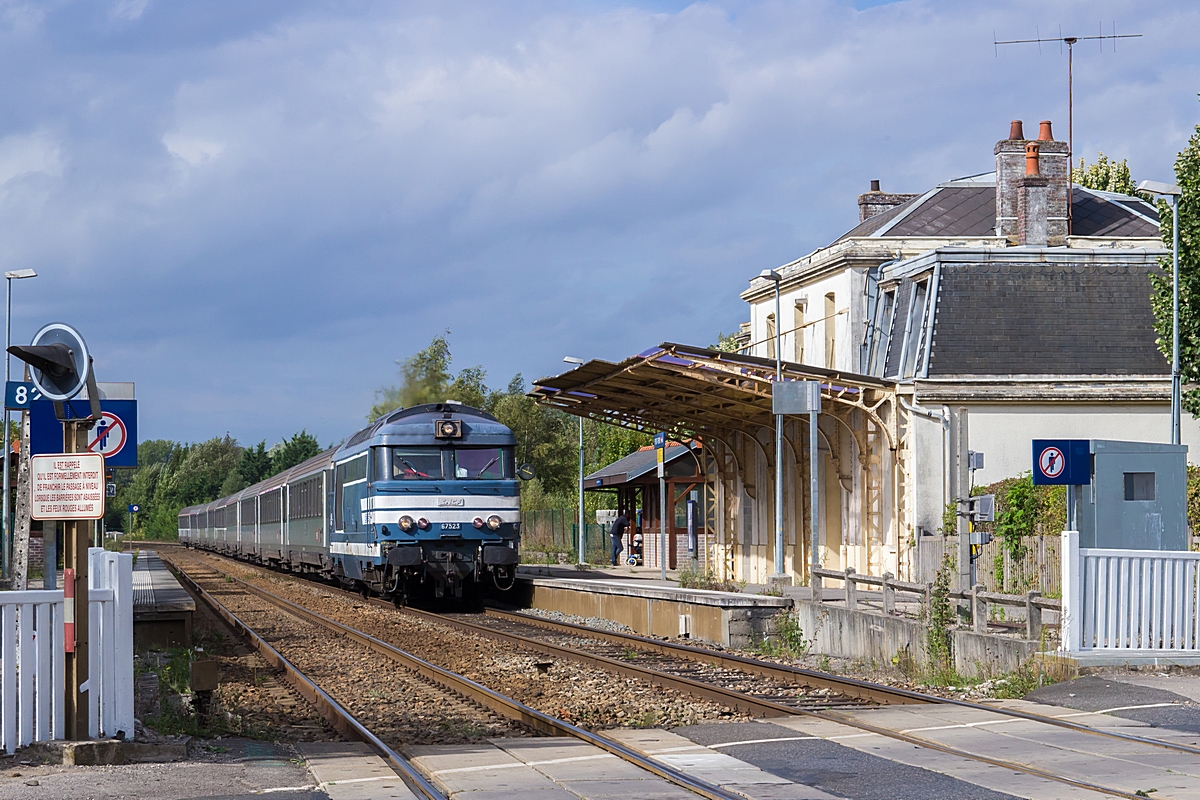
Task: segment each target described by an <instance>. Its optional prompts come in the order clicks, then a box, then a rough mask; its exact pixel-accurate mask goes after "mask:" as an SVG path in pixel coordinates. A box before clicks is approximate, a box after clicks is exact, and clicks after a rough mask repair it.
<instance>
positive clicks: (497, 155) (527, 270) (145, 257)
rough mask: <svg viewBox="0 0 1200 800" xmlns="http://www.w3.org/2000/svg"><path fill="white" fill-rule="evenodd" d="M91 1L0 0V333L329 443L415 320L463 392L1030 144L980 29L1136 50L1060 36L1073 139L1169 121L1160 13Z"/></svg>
mask: <svg viewBox="0 0 1200 800" xmlns="http://www.w3.org/2000/svg"><path fill="white" fill-rule="evenodd" d="M103 9H104V10H103V13H99V12H94V11H93V10H92V7H91V6H90V5H88V4H71V3H68V4H66V5H64V6H61V7H57V6H56V7H54V9H52V11H50V12H44V11H42V10H39V9H36V8H35V9H34V10H32V11H30V10H27V9H26V10H23V9H21V8H19V7H17V6H9V7H7V8H6V9H5V11H4V13H3V14H0V59H7V60H8V62H9V63H8V67H9V69H8V70H7V71H6V74H8V75H10V76H15V77H11V78H10V80H9V81H8V82H6V83H5V84H4V85H2V86H0V101H3V102H4V104H5V107H6V109H9V110H10V113H8V114H6V117H5V120H4V121H3V122H2V123H0V256H2V257H3V258H4V259H5V260H6V263H9V264H13V265H14V266H32V267H34V268H36V269H38V270H39V273H41V277H39V278H38V279H37V280H36V281H28V282H23V285H22V286H20V287H19V290H17V293H16V295H15V299H14V313H15V324H14V338H16V339H17V340H20V339H21V337H22V336H25V335H27V334H31V333H32V332H33V330H36V328H37V327H38V325H39V324H40V323H42V322H45V321H47V320H48V319H50V318H54V319H66V320H68V321H71V322H75V323H77V324H79V325H80V327H81V328H83V329H84V332H85V334H87V335H88V337H89V343H90V344H91V345H92V348H93V350H95V351H96V352H97V354H98V360H99V363H98V370H99V373H100V375H101V377H102V378H111V379H121V380H135V381H137V382H138V386H139V395H140V396H141V398H142V400H143V404H142V416H143V420H142V422H143V424H142V426H141V428H142V430H143V432H144V434H145V435H148V436H169V437H172V438H182V439H197V438H204V437H207V436H210V435H216V434H221V433H224V432H225V431H229V432H231V433H232V434H233V435H235V436H238V437H239V438H241V439H243V440H245V441H257V440H258V439H260V438H266V439H268V440H271V441H274V440H277V439H279V438H281V437H282V436H285V435H289V434H290V433H292V432H294V431H295V430H299V429H300V428H302V427H306V428H307V429H308V430H310V431H313V430H315V431H317V433H318V435H319V436H320V437H321V439H322V442H323V443H324V442H325V441H328V440H334V439H337V438H340V437H341V436H343V435H345V434H347V433H348V432H350V431H351V430H352V429H353V427H354V425H356V424H357V423H359V422H361V420H362V417H363V415H364V414H365V413H366V411H367V409H368V408H369V407H370V404H371V398H372V396H373V392H374V390H375V389H376V388H377V387H378V386H380V385H382V384H384V383H387V382H390V381H392V380H394V374H393V373H394V369H395V366H394V363H393V362H394V360H395V359H397V358H402V357H404V356H406V355H408V354H411V353H413V352H415V351H416V350H418V349H420V348H421V347H424V346H425V345H427V344H428V342H429V340H430V339H431V338H432V336H433V335H435V334H437V333H439V332H441V331H442V330H443V329H444V328H447V327H449V328H451V329H452V330H453V331H454V334H453V335H452V336H451V338H450V341H451V346H452V348H453V350H454V353H455V363H456V364H457V365H458V366H460V367H461V366H466V365H470V364H475V363H482V364H484V365H485V366H487V368H488V369H489V371H490V378H491V380H492V382H493V383H495V384H496V385H501V384H504V383H507V381H508V378H509V377H510V376H511V375H512V374H513V373H514V372H518V371H520V372H523V373H524V374H525V375H526V377H535V376H538V375H541V374H543V373H547V372H551V371H556V370H558V369H559V368H560V366H561V364H560V359H561V357H562V355H563V354H565V353H568V352H569V353H571V354H575V355H586V356H600V357H605V358H614V359H616V358H621V357H623V356H626V355H629V354H630V353H634V352H638V351H640V350H642V349H644V348H645V347H646V346H648V345H649V344H653V343H656V342H658V341H661V340H664V339H672V340H680V341H688V342H694V343H698V344H707V343H709V342H712V341H715V339H716V335H717V332H718V331H729V330H731V329H734V328H735V327H736V325H737V323H738V321H739V320H740V319H742V318H744V317H745V315H746V309H745V308H744V305H743V304H742V303H741V301H740V300H739V299H738V298H737V293H738V292H739V291H740V290H741V289H742V288H744V287H745V285H746V280H747V278H748V277H749V276H751V275H754V274H757V273H758V272H759V271H760V270H761V269H763V268H764V267H774V266H777V265H778V264H781V263H785V262H787V261H789V260H791V259H793V258H795V257H797V256H800V255H803V254H804V253H806V252H808V251H810V250H812V249H813V248H814V247H816V246H819V245H821V244H823V243H826V242H828V241H830V240H832V239H834V238H836V237H837V236H838V235H840V234H841V233H842V232H844V231H845V230H846V229H848V228H850V227H851V226H852V225H853V224H854V223H855V221H856V220H857V206H856V204H855V196H856V195H857V194H858V193H859V192H861V191H863V190H865V188H866V187H867V184H868V181H869V180H870V179H871V178H880V179H882V180H883V182H884V186H885V187H886V188H890V189H894V190H896V191H920V190H923V189H925V188H928V187H929V186H931V185H933V184H934V183H936V182H938V181H941V180H945V179H947V178H950V177H955V176H959V175H965V174H971V173H975V172H981V171H986V170H988V169H990V168H991V164H992V146H993V144H994V142H995V141H996V140H997V139H999V138H1001V137H1002V136H1004V135H1005V133H1006V132H1007V130H1008V120H1010V119H1014V118H1023V119H1025V120H1027V121H1036V120H1040V119H1044V118H1051V119H1054V120H1055V125H1056V128H1055V129H1056V131H1057V132H1058V133H1059V135H1060V136H1065V131H1066V125H1065V119H1066V108H1065V96H1066V85H1065V78H1066V75H1065V70H1066V62H1065V58H1064V57H1063V56H1060V55H1059V54H1058V53H1057V50H1056V49H1054V48H1052V47H1046V48H1043V51H1042V53H1041V54H1039V53H1038V51H1037V49H1036V47H1028V48H1024V49H1022V48H1018V47H1014V48H1009V49H1005V50H1003V51H1002V52H1000V53H999V54H997V53H996V52H995V50H994V48H993V46H992V32H993V29H994V30H995V31H996V32H997V33H998V34H999V35H1001V36H1002V37H1003V36H1012V37H1023V36H1025V35H1026V34H1028V33H1031V32H1032V31H1029V30H1025V29H1024V27H1021V28H1019V29H1018V28H1014V25H1015V24H1016V23H1014V20H1019V21H1020V25H1021V26H1026V25H1031V26H1036V25H1040V27H1041V30H1043V31H1045V30H1050V29H1051V26H1052V25H1053V26H1057V24H1058V22H1059V21H1060V20H1061V22H1062V24H1063V26H1064V29H1068V27H1069V26H1070V25H1075V24H1078V25H1081V26H1086V29H1087V30H1089V31H1090V30H1091V27H1092V26H1093V25H1094V24H1095V23H1094V21H1092V20H1093V19H1098V18H1104V19H1106V20H1108V19H1116V20H1118V24H1119V27H1121V28H1122V29H1127V30H1130V31H1135V30H1137V31H1141V32H1143V33H1144V34H1145V38H1144V39H1142V40H1131V41H1130V43H1129V44H1128V45H1126V44H1122V46H1121V48H1120V49H1119V50H1118V51H1117V52H1116V53H1110V52H1105V53H1104V54H1103V55H1101V54H1100V53H1099V52H1092V51H1091V50H1084V49H1083V48H1082V47H1080V48H1077V51H1076V61H1075V69H1076V83H1075V96H1076V106H1075V123H1076V124H1075V138H1076V151H1077V153H1078V154H1079V155H1086V156H1088V157H1092V156H1094V153H1095V151H1096V150H1097V149H1103V150H1104V151H1105V152H1106V153H1108V154H1110V155H1113V156H1116V157H1119V158H1124V157H1127V158H1129V160H1130V165H1131V167H1132V168H1133V170H1134V174H1135V176H1136V177H1139V178H1140V177H1152V178H1158V179H1163V178H1164V176H1165V177H1169V175H1170V169H1171V163H1172V161H1173V157H1174V153H1175V152H1176V151H1178V150H1179V149H1180V148H1181V147H1182V146H1183V144H1184V142H1185V141H1186V138H1187V136H1188V135H1190V133H1191V131H1192V129H1193V127H1194V125H1195V123H1196V120H1197V118H1198V117H1200V115H1198V114H1197V112H1198V111H1200V108H1198V107H1197V105H1196V90H1197V87H1196V86H1195V85H1194V76H1195V74H1196V67H1197V61H1198V60H1200V55H1198V54H1197V53H1196V51H1195V48H1194V46H1193V43H1192V42H1191V36H1190V33H1189V31H1191V30H1195V29H1196V28H1197V24H1200V11H1197V10H1193V9H1192V8H1190V7H1185V6H1175V7H1159V6H1146V5H1141V6H1129V5H1127V4H1121V3H1117V2H1101V3H1098V4H1093V5H1092V6H1089V7H1088V8H1087V9H1086V17H1087V18H1086V19H1084V18H1083V17H1084V16H1085V15H1084V14H1083V11H1082V9H1080V8H1079V7H1077V6H1075V5H1072V4H1065V3H1062V4H1049V5H1046V4H1041V3H1033V2H1032V0H1026V1H1024V2H1016V3H1010V4H1008V5H1006V6H1004V7H1003V8H996V9H991V8H988V7H982V6H979V5H978V4H964V3H953V2H950V1H949V0H906V2H900V3H892V4H885V5H878V6H873V7H872V4H870V3H858V7H855V5H854V4H852V3H850V2H835V1H834V0H801V1H800V2H761V3H752V2H735V1H734V0H730V2H728V3H715V2H714V3H694V4H687V3H646V4H644V5H637V4H624V3H622V4H618V3H608V2H589V3H576V4H550V3H545V2H540V1H539V0H525V1H524V2H513V3H506V4H472V3H459V2H438V3H432V2H424V3H421V2H418V3H410V4H369V3H368V4H351V5H346V4H329V3H325V2H315V0H314V2H307V3H306V2H287V3H284V2H262V3H256V4H241V3H233V2H213V3H205V4H183V5H180V4H153V3H143V2H120V3H115V4H110V5H107V6H104V7H103ZM1055 29H1056V28H1055ZM18 64H19V65H20V67H21V69H19V70H18V69H16V65H18ZM1151 121H1152V122H1151Z"/></svg>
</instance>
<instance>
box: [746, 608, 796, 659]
mask: <svg viewBox="0 0 1200 800" xmlns="http://www.w3.org/2000/svg"><path fill="white" fill-rule="evenodd" d="M774 622H775V633H774V634H773V635H772V636H770V637H768V638H766V639H764V640H763V641H761V642H759V643H758V644H757V645H756V646H755V648H754V649H755V650H757V651H758V652H759V653H761V654H762V655H765V656H772V657H774V658H799V657H800V656H803V655H804V654H805V653H807V652H808V645H809V642H808V640H807V639H805V638H804V631H803V630H801V628H800V619H799V617H797V615H796V612H795V611H784V612H782V613H780V614H777V615H776V616H775V620H774Z"/></svg>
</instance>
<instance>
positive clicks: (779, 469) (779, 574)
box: [758, 269, 784, 580]
mask: <svg viewBox="0 0 1200 800" xmlns="http://www.w3.org/2000/svg"><path fill="white" fill-rule="evenodd" d="M758 277H760V278H763V279H765V280H768V281H771V282H772V283H774V284H775V381H776V382H777V383H778V382H779V381H782V380H783V347H782V345H781V335H780V328H781V327H782V326H781V324H780V323H781V322H782V319H781V318H780V316H779V284H780V283H781V282H782V281H783V277H782V276H781V275H780V274H779V273H778V272H776V271H775V270H773V269H764V270H763V271H762V272H760V273H759V274H758ZM771 577H772V578H774V579H778V580H782V579H783V578H784V572H783V415H782V414H776V415H775V574H774V575H772V576H771Z"/></svg>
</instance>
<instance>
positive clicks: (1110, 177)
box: [1071, 151, 1142, 197]
mask: <svg viewBox="0 0 1200 800" xmlns="http://www.w3.org/2000/svg"><path fill="white" fill-rule="evenodd" d="M1071 180H1073V181H1074V182H1075V183H1076V184H1078V185H1080V186H1083V187H1084V188H1086V189H1095V190H1097V191H1100V192H1116V193H1118V194H1128V195H1133V196H1134V197H1141V196H1142V195H1141V193H1140V192H1138V190H1137V184H1135V183H1134V182H1133V177H1132V176H1131V175H1130V174H1129V164H1128V163H1126V160H1125V159H1121V160H1120V161H1115V160H1113V161H1110V160H1109V158H1108V156H1106V155H1104V153H1101V152H1098V151H1097V153H1096V163H1095V164H1091V165H1088V164H1087V162H1085V161H1084V160H1083V159H1082V158H1081V159H1079V167H1078V169H1072V170H1071Z"/></svg>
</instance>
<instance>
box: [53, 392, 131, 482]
mask: <svg viewBox="0 0 1200 800" xmlns="http://www.w3.org/2000/svg"><path fill="white" fill-rule="evenodd" d="M66 407H67V409H68V413H69V416H71V417H76V418H79V417H86V416H87V415H88V414H89V413H91V412H90V408H89V407H88V403H87V401H86V400H72V401H70V402H69V403H67V404H66ZM100 411H101V412H102V414H103V418H102V419H101V420H100V421H99V422H98V423H97V424H96V426H95V427H93V428H92V429H91V430H90V431H88V437H87V449H88V452H90V453H98V454H99V455H102V456H104V466H105V467H106V468H112V467H136V466H137V446H138V438H137V401H136V400H101V401H100ZM62 451H63V434H62V423H60V422H59V421H58V418H57V417H56V416H55V414H54V404H53V403H51V402H50V401H49V400H34V401H33V402H32V403H30V404H29V452H30V454H31V455H35V456H37V455H43V454H48V453H61V452H62Z"/></svg>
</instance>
